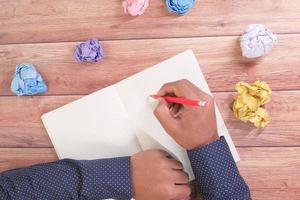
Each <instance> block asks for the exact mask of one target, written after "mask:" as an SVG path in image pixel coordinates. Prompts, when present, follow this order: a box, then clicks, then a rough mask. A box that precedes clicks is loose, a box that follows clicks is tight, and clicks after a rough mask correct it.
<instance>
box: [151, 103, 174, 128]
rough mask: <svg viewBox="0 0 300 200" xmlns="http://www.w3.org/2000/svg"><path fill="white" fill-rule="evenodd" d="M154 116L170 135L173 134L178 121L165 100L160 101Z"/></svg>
mask: <svg viewBox="0 0 300 200" xmlns="http://www.w3.org/2000/svg"><path fill="white" fill-rule="evenodd" d="M154 115H155V116H156V118H157V119H158V121H159V122H160V123H161V125H162V126H163V128H164V129H165V130H166V131H167V132H168V133H171V132H173V130H174V127H175V126H176V119H175V118H174V117H173V116H172V115H171V113H170V110H169V108H168V104H167V102H166V101H165V100H164V99H162V98H161V99H160V102H159V104H158V105H157V107H156V109H155V110H154Z"/></svg>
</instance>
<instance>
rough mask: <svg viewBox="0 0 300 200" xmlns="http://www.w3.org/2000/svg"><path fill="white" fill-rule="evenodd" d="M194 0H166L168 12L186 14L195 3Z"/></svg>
mask: <svg viewBox="0 0 300 200" xmlns="http://www.w3.org/2000/svg"><path fill="white" fill-rule="evenodd" d="M195 1H196V0H166V4H167V8H168V10H169V12H172V13H177V14H179V15H184V14H186V13H187V12H188V11H189V10H190V9H191V8H192V7H193V6H194V4H195Z"/></svg>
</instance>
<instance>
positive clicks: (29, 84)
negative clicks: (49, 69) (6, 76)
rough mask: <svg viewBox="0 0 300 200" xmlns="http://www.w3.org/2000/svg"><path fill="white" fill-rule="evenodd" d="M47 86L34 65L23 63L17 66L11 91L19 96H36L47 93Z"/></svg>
mask: <svg viewBox="0 0 300 200" xmlns="http://www.w3.org/2000/svg"><path fill="white" fill-rule="evenodd" d="M47 89H48V88H47V85H46V84H45V82H44V81H43V79H42V77H41V75H40V74H39V73H38V72H37V71H36V69H35V67H34V65H33V64H30V63H23V64H19V65H17V66H16V71H15V75H14V78H13V80H12V82H11V91H12V92H14V93H15V94H16V95H18V96H23V95H35V94H38V93H43V92H46V91H47Z"/></svg>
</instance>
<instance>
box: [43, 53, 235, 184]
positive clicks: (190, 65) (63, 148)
mask: <svg viewBox="0 0 300 200" xmlns="http://www.w3.org/2000/svg"><path fill="white" fill-rule="evenodd" d="M184 78H185V79H188V80H190V81H191V82H193V83H194V84H195V85H197V86H198V87H199V88H201V89H202V90H203V91H205V92H207V93H209V94H210V90H209V88H208V85H207V83H206V80H205V78H204V76H203V73H202V72H201V70H200V67H199V65H198V62H197V59H196V58H195V56H194V54H193V51H191V50H188V51H185V52H183V53H181V54H179V55H177V56H175V57H173V58H171V59H168V60H166V61H164V62H162V63H160V64H158V65H155V66H153V67H151V68H148V69H146V70H144V71H142V72H140V73H138V74H136V75H133V76H132V77H129V78H127V79H125V80H123V81H121V82H119V83H117V84H115V85H113V86H110V87H108V88H105V89H103V90H100V91H98V92H95V93H93V94H91V95H89V96H86V97H84V98H82V99H80V100H78V101H75V102H73V103H71V104H68V105H66V106H63V107H61V108H59V109H57V110H55V111H52V112H50V113H47V114H45V115H43V117H42V120H43V122H44V125H45V127H46V129H47V132H48V134H49V136H50V138H51V140H52V142H53V145H54V147H55V150H56V152H57V154H58V156H59V158H73V159H96V158H108V157H117V156H130V155H132V154H134V153H136V152H138V151H140V150H141V147H140V144H139V142H140V143H141V146H145V144H146V143H147V149H148V148H150V147H151V146H152V148H156V147H157V146H158V145H157V142H159V143H160V147H161V148H162V149H166V150H167V151H169V152H170V153H171V154H172V155H174V156H175V157H176V158H178V159H179V160H180V161H181V162H182V163H183V165H184V166H185V170H186V171H187V172H188V173H189V175H190V178H191V180H192V179H193V178H194V175H193V172H192V170H191V167H190V162H189V159H188V156H187V153H186V151H185V150H184V149H182V148H181V147H180V146H179V145H178V144H177V143H176V142H175V140H174V139H173V138H171V137H170V136H169V135H168V134H167V133H166V132H165V131H164V129H163V128H162V126H161V125H160V123H159V122H158V120H157V119H156V118H155V116H154V115H153V109H154V107H155V105H153V104H151V103H149V101H148V97H149V95H150V94H155V93H156V92H157V91H158V90H159V88H160V87H161V86H162V85H163V84H164V83H167V82H170V81H176V80H180V79H184ZM216 117H217V125H218V132H219V134H220V135H223V136H224V137H225V138H226V141H227V143H228V145H229V147H230V150H231V153H232V155H233V157H234V159H235V161H239V156H238V153H237V151H236V149H235V147H234V144H233V142H232V140H231V137H230V135H229V133H228V130H227V128H226V126H225V124H224V121H223V119H222V116H221V114H220V112H219V110H218V108H217V107H216ZM139 132H143V133H145V134H146V135H149V136H150V138H153V140H151V139H149V137H148V139H145V138H147V137H139V140H140V141H138V140H137V137H136V134H139ZM139 136H140V135H139ZM141 138H142V139H141ZM143 138H144V139H143ZM145 140H148V141H145Z"/></svg>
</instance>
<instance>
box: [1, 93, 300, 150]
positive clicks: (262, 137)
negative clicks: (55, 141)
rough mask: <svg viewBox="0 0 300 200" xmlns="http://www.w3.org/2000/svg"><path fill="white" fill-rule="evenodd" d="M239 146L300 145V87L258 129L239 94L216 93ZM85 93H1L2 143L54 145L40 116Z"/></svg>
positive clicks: (282, 97)
mask: <svg viewBox="0 0 300 200" xmlns="http://www.w3.org/2000/svg"><path fill="white" fill-rule="evenodd" d="M214 96H215V98H216V101H217V103H218V105H219V107H220V110H221V113H222V115H223V117H224V120H225V123H226V125H227V127H228V129H229V132H230V134H231V136H232V138H233V140H234V142H235V144H236V145H237V146H296V145H300V124H299V121H300V91H286V92H274V94H273V101H272V102H270V103H269V104H267V106H266V107H267V109H268V110H269V112H270V115H271V117H272V123H271V124H270V125H269V126H268V127H267V128H265V129H256V128H254V127H253V126H252V125H250V124H246V123H242V122H240V121H238V120H237V119H235V118H234V116H233V114H232V111H231V104H232V102H233V100H234V97H235V94H234V93H231V92H222V93H215V94H214ZM80 97H81V96H78V95H75V96H72V95H69V96H36V97H0V147H52V145H51V142H50V140H49V138H48V135H47V133H46V131H45V129H44V127H43V125H42V122H41V120H40V116H41V115H42V114H44V113H46V112H48V111H51V110H53V109H55V108H58V107H60V106H62V105H65V104H66V103H69V102H71V101H73V100H75V99H78V98H80Z"/></svg>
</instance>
